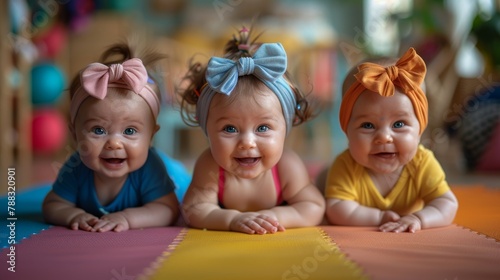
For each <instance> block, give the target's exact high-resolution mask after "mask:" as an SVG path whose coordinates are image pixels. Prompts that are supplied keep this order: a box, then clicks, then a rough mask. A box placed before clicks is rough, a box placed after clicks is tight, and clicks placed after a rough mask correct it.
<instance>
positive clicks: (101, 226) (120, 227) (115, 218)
mask: <svg viewBox="0 0 500 280" xmlns="http://www.w3.org/2000/svg"><path fill="white" fill-rule="evenodd" d="M129 228H130V227H129V224H128V221H127V219H126V218H125V216H124V215H123V214H122V213H121V212H115V213H111V214H107V215H104V216H102V217H101V219H100V220H99V221H97V223H96V224H95V225H94V227H93V229H94V231H98V232H106V231H110V230H113V231H115V232H120V231H125V230H128V229H129Z"/></svg>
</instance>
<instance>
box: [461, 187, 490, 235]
mask: <svg viewBox="0 0 500 280" xmlns="http://www.w3.org/2000/svg"><path fill="white" fill-rule="evenodd" d="M452 191H453V193H454V194H455V195H456V196H457V199H458V203H459V205H458V212H457V215H456V217H455V220H454V223H456V224H457V225H460V226H463V227H467V228H469V229H472V230H474V231H476V232H479V233H482V234H485V235H488V236H490V237H493V238H495V239H496V240H498V241H500V189H490V188H485V187H479V186H473V187H453V188H452Z"/></svg>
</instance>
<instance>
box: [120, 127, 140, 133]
mask: <svg viewBox="0 0 500 280" xmlns="http://www.w3.org/2000/svg"><path fill="white" fill-rule="evenodd" d="M136 132H137V130H136V129H135V128H131V127H127V128H126V129H125V131H123V134H125V135H133V134H135V133H136Z"/></svg>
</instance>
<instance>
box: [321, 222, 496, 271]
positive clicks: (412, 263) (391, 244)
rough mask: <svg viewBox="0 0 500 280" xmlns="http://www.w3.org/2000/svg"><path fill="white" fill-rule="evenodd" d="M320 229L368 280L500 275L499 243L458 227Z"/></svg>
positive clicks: (329, 227) (335, 227) (332, 227)
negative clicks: (412, 230)
mask: <svg viewBox="0 0 500 280" xmlns="http://www.w3.org/2000/svg"><path fill="white" fill-rule="evenodd" d="M322 228H323V230H324V231H325V232H327V233H328V235H330V236H331V237H332V239H333V241H334V242H336V243H337V244H338V246H339V248H340V250H341V251H342V252H344V253H345V254H346V255H347V257H348V258H349V259H351V260H353V261H354V262H355V263H356V264H358V265H359V266H360V267H362V268H363V271H364V272H365V274H366V275H367V276H368V277H369V278H370V279H381V280H388V279H398V280H399V279H405V280H412V279H415V280H417V279H449V280H452V279H457V280H465V279H471V280H477V279H492V280H493V279H495V280H498V279H500V243H499V242H496V241H495V240H493V239H491V238H485V237H484V236H483V235H479V234H476V233H474V232H471V231H470V230H468V229H464V228H462V227H459V226H456V225H451V226H448V227H441V228H434V229H426V230H421V231H418V232H417V233H388V232H380V231H378V230H377V228H375V227H370V228H368V227H339V226H326V227H322Z"/></svg>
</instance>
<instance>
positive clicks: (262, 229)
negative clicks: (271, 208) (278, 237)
mask: <svg viewBox="0 0 500 280" xmlns="http://www.w3.org/2000/svg"><path fill="white" fill-rule="evenodd" d="M230 229H231V230H232V231H239V232H243V233H248V234H254V233H257V234H266V233H275V232H277V231H284V230H285V228H284V227H283V226H281V225H280V224H279V222H278V220H276V219H274V218H271V217H269V216H267V215H262V214H259V213H255V212H247V213H242V214H240V215H238V216H236V217H235V218H234V219H233V220H232V221H231V224H230Z"/></svg>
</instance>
